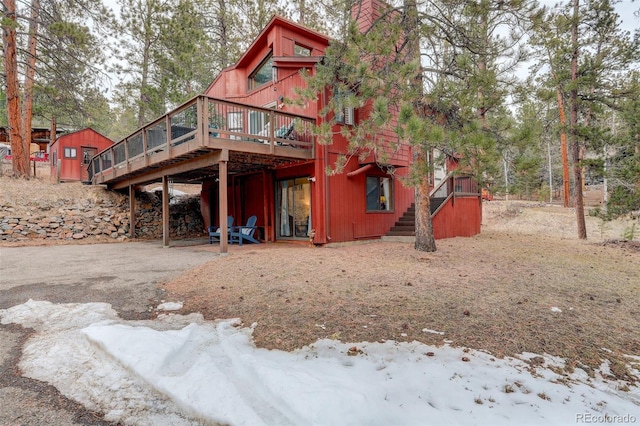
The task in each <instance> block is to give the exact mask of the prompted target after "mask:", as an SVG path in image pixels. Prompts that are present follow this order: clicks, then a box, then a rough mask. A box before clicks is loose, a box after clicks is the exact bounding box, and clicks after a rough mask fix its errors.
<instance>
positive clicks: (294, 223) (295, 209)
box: [276, 177, 311, 239]
mask: <svg viewBox="0 0 640 426" xmlns="http://www.w3.org/2000/svg"><path fill="white" fill-rule="evenodd" d="M276 213H277V221H278V226H277V236H278V238H304V239H306V238H308V232H309V230H310V229H311V184H310V182H309V178H306V177H304V178H298V179H288V180H282V181H278V187H277V191H276Z"/></svg>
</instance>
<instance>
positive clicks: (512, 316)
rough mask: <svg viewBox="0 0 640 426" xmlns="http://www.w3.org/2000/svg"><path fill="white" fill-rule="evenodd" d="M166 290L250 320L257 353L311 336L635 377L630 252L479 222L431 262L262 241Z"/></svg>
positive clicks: (636, 322) (634, 280)
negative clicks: (557, 363)
mask: <svg viewBox="0 0 640 426" xmlns="http://www.w3.org/2000/svg"><path fill="white" fill-rule="evenodd" d="M561 210H562V209H561ZM492 218H495V219H498V221H499V222H500V223H502V224H503V225H504V222H505V221H507V222H508V221H514V223H516V222H518V220H521V218H518V217H517V216H514V217H512V218H511V219H505V217H504V216H503V217H501V216H500V215H499V214H495V215H493V216H492ZM555 220H557V221H558V222H563V220H560V219H558V218H556V219H555ZM569 220H571V217H569ZM490 221H491V220H487V222H490ZM551 222H552V221H550V222H549V223H551ZM520 225H521V224H519V223H518V224H517V226H520ZM502 228H504V226H503V227H502ZM211 250H212V251H217V250H216V249H215V248H211ZM165 288H166V290H167V291H168V293H169V298H170V299H171V300H184V301H185V308H184V310H185V311H189V312H202V313H203V314H204V316H205V317H206V318H209V319H215V318H235V317H239V318H241V319H242V320H243V321H244V323H245V324H251V323H253V322H256V323H257V324H258V325H257V327H256V329H255V332H254V337H255V342H256V344H257V345H258V346H261V347H267V348H280V349H285V350H291V349H294V348H299V347H302V346H304V345H307V344H310V343H312V342H314V341H315V340H316V339H321V338H333V339H339V340H341V341H345V342H359V341H380V340H387V339H393V340H398V341H413V340H417V341H421V342H425V343H429V344H441V343H443V341H445V340H447V341H452V342H453V344H454V345H460V346H465V347H471V348H476V349H484V350H488V351H490V352H491V353H492V354H494V355H496V356H505V355H515V354H519V353H522V352H534V353H539V354H544V353H547V354H552V355H557V356H561V357H564V358H566V359H567V360H568V364H567V367H568V369H569V370H571V369H572V368H573V367H575V366H583V367H584V368H585V369H587V370H589V369H596V368H598V367H599V366H600V364H601V363H602V359H603V358H607V359H609V360H611V364H612V365H611V369H612V373H613V374H614V375H615V376H616V377H618V378H625V379H629V380H636V379H637V378H633V377H630V376H629V374H628V371H627V369H626V367H625V363H626V362H628V359H627V360H625V358H624V357H623V354H633V355H640V253H639V252H638V251H637V250H633V248H632V249H625V248H621V247H619V246H613V247H612V246H606V245H603V244H600V243H599V244H596V243H592V242H580V241H577V240H575V239H569V238H562V237H557V236H555V235H544V234H531V235H525V234H522V233H512V232H507V231H504V230H501V231H496V230H493V229H492V226H490V225H489V226H486V227H485V229H484V230H483V233H482V234H481V235H479V236H476V237H474V238H457V239H450V240H441V241H438V251H437V252H435V253H421V252H416V251H415V250H414V249H413V247H412V245H411V244H408V243H390V242H374V243H370V244H360V245H348V246H343V247H324V248H315V249H314V248H310V247H308V246H307V245H306V244H305V245H302V244H300V245H293V244H283V243H276V244H264V245H260V246H243V247H231V252H230V254H229V255H228V256H226V257H216V258H215V259H214V260H212V261H211V262H209V263H208V264H206V265H204V266H202V267H200V268H197V269H195V270H192V271H190V272H188V273H187V274H185V275H183V276H182V277H180V278H179V279H177V280H175V281H173V282H171V283H168V284H167V285H166V286H165ZM554 307H556V308H559V309H560V310H561V312H553V311H552V309H551V308H554ZM424 329H427V330H434V331H439V332H443V333H444V334H436V333H432V332H429V331H423V330H424Z"/></svg>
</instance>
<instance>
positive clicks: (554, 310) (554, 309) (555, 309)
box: [551, 306, 562, 312]
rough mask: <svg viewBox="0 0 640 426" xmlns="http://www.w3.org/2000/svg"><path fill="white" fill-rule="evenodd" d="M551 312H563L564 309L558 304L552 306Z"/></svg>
mask: <svg viewBox="0 0 640 426" xmlns="http://www.w3.org/2000/svg"><path fill="white" fill-rule="evenodd" d="M551 312H562V309H560V308H558V307H556V306H553V307H552V308H551Z"/></svg>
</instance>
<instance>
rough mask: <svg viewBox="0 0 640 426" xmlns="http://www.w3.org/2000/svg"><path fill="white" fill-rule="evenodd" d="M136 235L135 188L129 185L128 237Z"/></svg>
mask: <svg viewBox="0 0 640 426" xmlns="http://www.w3.org/2000/svg"><path fill="white" fill-rule="evenodd" d="M135 237H136V188H135V186H133V185H129V238H135Z"/></svg>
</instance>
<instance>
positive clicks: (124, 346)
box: [0, 300, 640, 425]
mask: <svg viewBox="0 0 640 426" xmlns="http://www.w3.org/2000/svg"><path fill="white" fill-rule="evenodd" d="M0 320H1V322H2V324H7V323H17V324H21V325H23V326H24V327H31V328H34V329H35V331H36V333H35V334H34V335H33V336H32V337H31V338H30V339H29V340H28V342H27V343H26V344H25V347H24V351H23V357H22V359H21V361H20V368H21V370H22V371H23V374H24V375H25V376H28V377H31V378H34V379H38V380H43V381H46V382H49V383H51V384H52V385H54V386H55V387H57V388H58V389H59V390H60V392H62V393H63V394H64V395H66V396H68V397H69V398H72V399H74V400H76V401H78V402H80V403H82V404H83V405H85V406H87V407H88V408H90V409H93V410H98V411H101V412H104V413H106V419H107V420H111V421H119V422H123V423H126V424H138V425H162V424H165V425H180V424H202V423H210V422H220V423H228V424H231V425H390V424H394V425H418V424H419V425H443V424H447V425H451V424H455V425H485V424H486V425H513V424H518V425H552V424H558V425H566V424H576V423H577V424H580V423H590V424H593V423H604V424H611V423H631V424H635V423H638V422H640V390H639V389H638V388H637V387H627V388H625V387H624V385H625V384H624V383H621V382H614V381H610V380H605V379H603V378H602V376H601V375H600V374H597V375H596V378H595V379H592V378H589V376H588V375H587V373H585V372H584V371H582V370H580V369H577V370H576V371H575V373H573V374H572V375H571V376H569V377H568V376H561V375H558V374H557V373H554V372H553V371H552V370H551V369H549V368H544V367H537V368H535V371H533V374H532V371H531V369H530V367H529V364H527V363H525V362H524V361H523V360H526V359H530V358H532V357H534V356H538V355H535V354H522V356H521V359H513V358H508V359H496V358H494V357H492V356H491V355H490V354H487V353H484V352H481V351H475V350H467V349H462V348H453V347H450V346H449V345H444V346H440V347H435V346H427V345H423V344H420V343H417V342H413V343H398V342H393V341H387V342H385V343H366V342H363V343H357V344H346V343H340V342H337V341H333V340H320V341H317V342H316V343H315V344H313V345H310V346H308V347H305V348H303V349H300V350H298V351H294V352H283V351H276V350H266V349H258V348H256V347H255V346H254V345H253V342H252V337H251V333H252V330H253V328H252V327H255V324H254V325H252V327H244V326H242V325H241V323H240V321H239V320H237V319H233V320H223V321H216V322H210V321H204V320H203V319H202V316H200V315H196V314H192V315H189V316H181V315H174V314H169V315H161V316H160V317H159V318H158V319H157V320H154V321H125V320H122V319H120V318H118V317H117V314H116V313H115V311H113V310H112V309H111V307H110V305H108V304H104V303H88V304H53V303H50V302H35V301H31V300H30V301H29V302H27V303H25V304H22V305H18V306H14V307H12V308H9V309H6V310H0ZM428 332H436V330H428ZM544 359H545V365H546V366H547V367H548V366H554V365H562V363H563V360H562V359H558V358H556V357H549V356H545V357H544ZM629 360H630V368H633V369H634V370H636V371H635V373H636V374H638V373H640V371H637V369H638V366H639V365H640V362H639V361H640V357H639V356H638V354H634V355H630V356H629ZM631 363H633V365H632V364H631ZM606 367H607V366H606V363H604V362H603V367H602V371H601V373H602V374H603V375H604V374H606ZM621 389H627V390H626V391H624V390H621Z"/></svg>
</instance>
